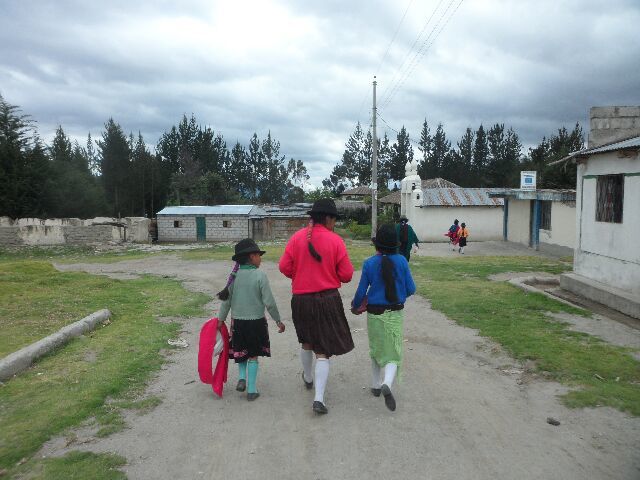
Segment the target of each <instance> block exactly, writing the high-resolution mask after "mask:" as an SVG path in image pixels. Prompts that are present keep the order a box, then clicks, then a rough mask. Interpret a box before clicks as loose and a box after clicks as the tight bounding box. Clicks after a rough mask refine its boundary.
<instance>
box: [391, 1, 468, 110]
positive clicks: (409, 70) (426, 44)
mask: <svg viewBox="0 0 640 480" xmlns="http://www.w3.org/2000/svg"><path fill="white" fill-rule="evenodd" d="M463 1H464V0H460V1H459V2H458V4H457V5H456V7H455V8H454V9H453V11H452V12H451V14H449V16H448V17H446V15H447V12H448V11H449V9H450V8H451V7H452V6H453V4H454V3H455V2H456V0H452V1H451V2H450V3H449V5H448V6H447V8H446V9H445V11H444V12H443V14H442V15H441V16H440V18H439V19H438V22H437V23H436V25H434V27H433V29H432V31H431V32H430V33H429V36H428V37H427V38H426V39H425V41H424V42H423V44H422V46H421V47H420V50H418V52H417V53H416V55H415V56H414V58H413V60H412V62H411V63H410V65H409V67H408V68H407V70H406V71H405V74H404V75H403V77H402V80H401V81H400V82H398V83H397V84H396V85H395V87H394V90H393V91H391V92H390V93H389V95H388V97H387V98H386V99H385V101H384V102H383V104H382V105H381V107H382V108H384V107H386V106H387V105H389V103H390V102H391V100H392V99H393V97H394V96H395V95H396V93H397V92H398V91H399V90H400V89H401V88H402V86H403V85H404V83H405V82H406V80H407V79H408V78H409V77H410V76H411V75H412V74H413V72H414V70H415V69H416V67H417V66H418V65H419V64H420V61H421V60H422V58H423V57H424V56H425V55H426V53H427V52H428V51H429V49H430V48H431V47H432V46H433V44H434V43H435V41H436V39H437V38H438V37H439V36H440V34H441V33H442V31H443V30H444V29H445V28H446V26H447V25H448V24H449V22H450V21H451V18H453V16H454V15H455V13H456V12H457V11H458V9H459V8H460V5H462V2H463ZM445 17H446V20H445V21H444V23H443V24H442V26H441V27H440V29H439V30H438V26H439V25H440V23H441V22H442V20H443V19H444V18H445ZM434 32H436V33H435V35H434V36H433V38H431V37H432V35H433V34H434ZM429 39H431V42H429Z"/></svg>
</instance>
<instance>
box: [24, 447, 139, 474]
mask: <svg viewBox="0 0 640 480" xmlns="http://www.w3.org/2000/svg"><path fill="white" fill-rule="evenodd" d="M126 463H127V461H126V459H124V458H123V457H121V456H119V455H113V454H109V453H103V454H96V453H91V452H70V453H68V454H67V455H65V456H64V457H60V458H47V459H43V460H32V461H30V462H27V463H25V464H24V465H22V466H20V467H18V468H17V469H16V472H15V473H16V474H17V476H19V477H20V478H29V480H86V479H89V478H90V479H92V480H125V479H126V478H127V476H126V475H125V474H124V473H123V472H121V471H120V470H118V469H119V468H120V467H122V466H123V465H126Z"/></svg>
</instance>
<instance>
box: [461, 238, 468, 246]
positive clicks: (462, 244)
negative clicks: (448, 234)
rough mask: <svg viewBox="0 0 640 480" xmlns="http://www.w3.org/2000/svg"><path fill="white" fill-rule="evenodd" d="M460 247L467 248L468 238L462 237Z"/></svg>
mask: <svg viewBox="0 0 640 480" xmlns="http://www.w3.org/2000/svg"><path fill="white" fill-rule="evenodd" d="M460 246H461V247H466V246H467V239H466V237H460Z"/></svg>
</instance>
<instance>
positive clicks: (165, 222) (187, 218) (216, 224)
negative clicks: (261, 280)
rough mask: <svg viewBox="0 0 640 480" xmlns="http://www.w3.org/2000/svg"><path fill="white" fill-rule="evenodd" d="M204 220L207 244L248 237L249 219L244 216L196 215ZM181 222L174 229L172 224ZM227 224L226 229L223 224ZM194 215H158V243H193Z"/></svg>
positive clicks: (194, 232)
mask: <svg viewBox="0 0 640 480" xmlns="http://www.w3.org/2000/svg"><path fill="white" fill-rule="evenodd" d="M197 216H198V217H204V218H205V226H206V239H205V241H207V242H225V241H229V242H233V241H238V240H242V239H243V238H247V236H249V235H250V233H251V232H250V228H249V226H250V222H249V217H248V216H246V215H244V216H243V215H238V216H234V215H197ZM175 221H178V222H181V224H180V227H177V228H176V227H174V222H175ZM225 221H226V222H228V225H229V226H227V227H225V226H224V224H223V222H225ZM196 240H197V235H196V215H160V216H158V241H160V242H195V241H196Z"/></svg>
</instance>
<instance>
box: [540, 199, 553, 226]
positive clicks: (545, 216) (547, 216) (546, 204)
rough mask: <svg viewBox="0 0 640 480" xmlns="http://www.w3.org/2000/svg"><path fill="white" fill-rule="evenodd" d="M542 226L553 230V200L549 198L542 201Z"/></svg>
mask: <svg viewBox="0 0 640 480" xmlns="http://www.w3.org/2000/svg"><path fill="white" fill-rule="evenodd" d="M540 228H541V229H542V230H551V202H550V201H549V200H542V201H541V202H540Z"/></svg>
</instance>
